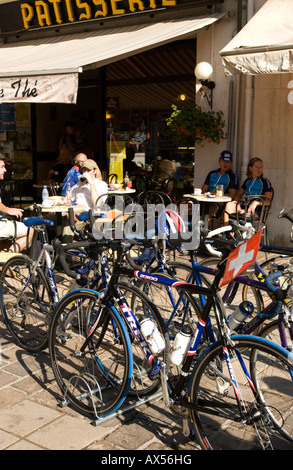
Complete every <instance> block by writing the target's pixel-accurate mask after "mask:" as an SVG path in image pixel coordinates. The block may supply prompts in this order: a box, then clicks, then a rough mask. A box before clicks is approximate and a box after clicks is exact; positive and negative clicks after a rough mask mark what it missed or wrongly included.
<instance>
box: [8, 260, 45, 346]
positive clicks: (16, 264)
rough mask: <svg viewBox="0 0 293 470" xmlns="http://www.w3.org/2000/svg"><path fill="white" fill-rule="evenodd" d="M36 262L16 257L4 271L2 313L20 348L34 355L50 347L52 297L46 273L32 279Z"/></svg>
mask: <svg viewBox="0 0 293 470" xmlns="http://www.w3.org/2000/svg"><path fill="white" fill-rule="evenodd" d="M32 264H33V262H32V260H30V259H29V258H28V257H26V256H15V257H13V258H12V259H11V260H9V261H8V262H7V263H6V264H5V265H4V266H3V268H2V272H1V277H0V296H1V310H2V313H3V317H4V321H5V323H6V326H7V328H8V330H9V332H10V333H11V335H12V336H13V338H14V340H15V341H16V342H17V344H18V345H20V346H21V347H23V348H24V349H27V350H28V351H31V352H38V351H40V350H42V349H44V348H45V347H46V346H47V342H48V325H49V319H50V315H51V313H52V295H51V292H50V288H49V286H48V283H47V281H46V279H45V277H44V275H43V273H42V272H41V271H40V270H39V269H36V271H35V272H34V274H33V275H32Z"/></svg>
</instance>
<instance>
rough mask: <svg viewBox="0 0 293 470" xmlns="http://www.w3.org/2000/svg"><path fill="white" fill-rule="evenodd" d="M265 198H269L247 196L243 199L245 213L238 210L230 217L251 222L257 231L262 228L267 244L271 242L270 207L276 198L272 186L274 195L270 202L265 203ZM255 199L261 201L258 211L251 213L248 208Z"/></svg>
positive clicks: (264, 241) (243, 221)
mask: <svg viewBox="0 0 293 470" xmlns="http://www.w3.org/2000/svg"><path fill="white" fill-rule="evenodd" d="M265 199H268V198H267V197H266V196H261V195H259V196H247V197H245V198H244V199H243V200H242V201H240V202H242V203H243V204H242V206H243V209H244V213H240V212H238V211H237V212H236V214H230V216H229V218H230V219H232V221H233V220H236V221H237V222H242V223H246V222H250V223H251V224H252V226H253V227H254V229H255V231H256V232H259V231H260V230H262V238H263V243H264V244H265V245H268V244H269V236H268V228H267V220H268V216H269V212H270V209H271V207H272V202H273V199H274V190H273V188H272V195H271V198H269V199H270V204H269V205H265V204H264V202H265ZM253 201H258V202H260V203H261V204H260V206H259V209H258V210H257V211H256V213H255V214H250V213H248V209H249V206H250V204H251V203H252V202H253Z"/></svg>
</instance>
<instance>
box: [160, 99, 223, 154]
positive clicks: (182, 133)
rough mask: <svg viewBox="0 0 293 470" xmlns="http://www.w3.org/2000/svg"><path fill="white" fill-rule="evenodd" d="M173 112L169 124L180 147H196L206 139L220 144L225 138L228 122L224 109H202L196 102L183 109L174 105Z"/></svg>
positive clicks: (168, 120)
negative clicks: (224, 117)
mask: <svg viewBox="0 0 293 470" xmlns="http://www.w3.org/2000/svg"><path fill="white" fill-rule="evenodd" d="M172 109H173V113H172V114H171V116H170V117H169V118H168V119H167V125H168V126H169V127H170V128H171V131H172V132H174V134H175V136H176V140H177V146H178V147H194V145H195V144H201V146H203V145H204V144H203V143H202V142H203V141H204V140H206V141H207V142H214V143H216V144H219V143H220V142H221V141H222V140H223V139H225V137H226V135H225V131H224V128H225V126H226V122H225V121H224V119H223V113H222V111H217V112H215V111H206V112H205V111H202V110H201V109H200V107H199V106H197V105H196V104H190V105H188V106H186V107H184V108H182V109H178V108H177V106H175V105H174V104H173V105H172Z"/></svg>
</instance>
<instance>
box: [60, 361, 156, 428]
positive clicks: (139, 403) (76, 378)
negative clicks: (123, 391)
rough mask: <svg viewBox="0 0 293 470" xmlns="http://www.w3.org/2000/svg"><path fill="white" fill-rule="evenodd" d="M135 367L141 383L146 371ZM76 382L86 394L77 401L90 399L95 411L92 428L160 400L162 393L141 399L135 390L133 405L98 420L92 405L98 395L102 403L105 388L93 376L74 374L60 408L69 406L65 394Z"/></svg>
mask: <svg viewBox="0 0 293 470" xmlns="http://www.w3.org/2000/svg"><path fill="white" fill-rule="evenodd" d="M135 366H136V368H137V372H136V373H135V377H137V376H138V377H140V380H141V381H142V380H143V375H144V373H145V372H146V371H145V370H141V369H140V368H139V367H138V366H137V364H135ZM87 378H88V379H90V380H91V381H92V383H94V384H95V388H94V389H93V388H92V387H91V385H90V383H89V381H88V380H87ZM133 378H134V375H133ZM78 382H82V383H83V384H84V385H85V386H86V388H87V390H88V392H84V393H83V394H81V395H79V396H77V397H76V399H77V400H78V399H82V398H87V397H90V399H91V400H92V403H93V408H94V410H95V415H96V419H94V420H93V422H92V424H93V425H94V426H98V425H100V424H102V423H105V422H107V421H109V420H110V419H113V418H115V417H117V416H120V415H123V414H125V413H127V412H128V411H130V410H132V409H134V408H137V407H139V406H142V405H144V404H146V403H148V402H150V401H152V400H155V399H157V398H160V397H161V396H162V391H158V392H156V393H153V394H152V395H150V396H147V397H144V398H142V397H139V391H138V390H137V389H136V394H137V399H136V400H135V399H134V398H133V399H134V400H135V401H134V402H133V403H130V404H128V405H124V406H121V408H119V409H118V410H116V411H114V412H113V413H111V414H109V415H108V416H105V417H103V418H100V417H99V416H98V414H97V411H96V406H95V403H94V395H97V394H98V395H99V397H100V400H101V403H103V390H105V389H106V388H107V387H104V388H101V387H100V385H99V383H98V381H97V380H96V378H95V377H94V376H93V375H91V374H88V373H85V374H84V375H83V376H81V375H76V374H74V375H73V376H72V377H71V378H70V379H69V381H68V386H67V388H66V390H65V393H64V399H63V400H62V402H61V403H60V406H61V407H64V406H67V405H70V401H69V400H68V398H67V397H66V396H67V393H68V390H69V387H70V386H71V385H72V386H73V387H74V389H75V388H76V387H77V385H78ZM130 399H132V397H130Z"/></svg>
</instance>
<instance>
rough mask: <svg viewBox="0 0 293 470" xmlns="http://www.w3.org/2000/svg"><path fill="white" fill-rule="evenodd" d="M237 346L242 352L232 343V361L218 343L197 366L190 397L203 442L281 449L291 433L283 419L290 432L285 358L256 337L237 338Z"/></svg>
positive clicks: (292, 406) (289, 387) (291, 402)
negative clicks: (227, 359) (224, 354)
mask: <svg viewBox="0 0 293 470" xmlns="http://www.w3.org/2000/svg"><path fill="white" fill-rule="evenodd" d="M252 338H253V337H252ZM237 346H238V347H239V350H240V351H244V350H245V352H244V353H242V355H241V354H239V352H238V354H236V349H235V348H234V347H230V348H229V354H230V360H231V363H227V361H226V359H225V360H223V355H222V346H221V345H218V346H214V347H213V348H212V352H209V353H207V354H203V357H202V358H201V359H200V362H199V364H198V367H197V366H196V367H195V372H194V375H193V377H192V383H191V388H190V401H191V402H192V403H193V404H194V405H195V407H196V410H194V411H192V418H193V423H194V428H195V431H196V433H197V436H198V437H199V440H200V442H201V445H202V447H203V448H212V449H218V450H220V449H238V450H241V449H243V450H246V449H251V450H257V449H282V448H283V447H284V448H285V445H284V443H286V446H287V447H288V441H287V440H285V439H284V437H286V439H288V440H289V439H290V435H289V432H287V433H285V432H284V425H283V424H281V423H282V422H283V423H285V422H286V421H287V430H288V429H289V427H290V429H291V432H292V420H293V416H292V410H293V398H292V380H291V377H290V374H289V372H288V368H287V367H286V359H285V358H284V357H282V355H281V354H278V352H276V350H274V349H270V348H269V347H267V346H266V347H263V346H262V344H259V343H257V342H256V343H254V342H253V341H249V340H246V341H239V344H238V345H237ZM240 358H241V360H243V361H244V364H245V367H246V368H247V371H248V373H250V374H251V378H252V382H251V380H250V378H248V377H247V374H246V373H245V369H244V368H243V366H242V363H241V361H240ZM287 366H288V363H287ZM231 371H232V373H231ZM230 374H231V378H230ZM291 437H292V434H291ZM292 442H293V441H292Z"/></svg>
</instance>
